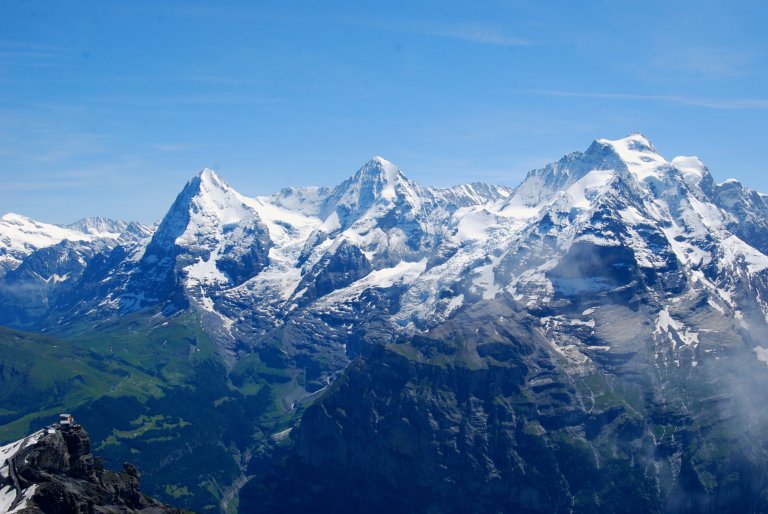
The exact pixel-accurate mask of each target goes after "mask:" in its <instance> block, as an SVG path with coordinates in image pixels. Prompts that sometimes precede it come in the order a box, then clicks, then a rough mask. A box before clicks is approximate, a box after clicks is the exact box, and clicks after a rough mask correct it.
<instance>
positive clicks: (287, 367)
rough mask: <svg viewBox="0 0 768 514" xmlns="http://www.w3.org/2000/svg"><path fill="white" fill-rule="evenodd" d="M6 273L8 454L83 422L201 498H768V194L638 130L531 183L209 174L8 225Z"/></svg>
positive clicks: (420, 508)
mask: <svg viewBox="0 0 768 514" xmlns="http://www.w3.org/2000/svg"><path fill="white" fill-rule="evenodd" d="M0 274H1V275H0V324H2V325H5V326H6V327H9V328H7V329H3V331H0V346H3V348H4V349H5V350H4V353H3V356H2V357H0V384H2V385H3V387H2V388H0V389H1V390H2V391H3V392H0V402H2V404H3V408H2V409H0V438H3V437H5V438H8V439H10V438H12V437H21V436H22V435H23V434H24V433H28V432H29V431H30V430H33V429H36V428H39V427H38V425H40V423H42V420H43V419H44V417H45V416H47V415H49V414H50V413H52V412H55V411H56V409H65V408H66V410H71V411H74V412H75V413H76V415H77V416H78V418H79V419H84V420H87V424H88V426H89V427H90V430H91V432H92V435H93V438H94V440H95V441H97V442H98V445H99V449H100V452H101V453H102V454H104V455H105V458H106V460H107V462H108V463H117V461H119V460H121V459H122V460H132V461H135V462H137V464H138V465H139V467H140V468H141V469H142V470H143V471H144V477H145V479H144V483H145V484H146V485H147V487H148V490H149V492H150V493H151V494H152V495H153V496H157V497H159V498H160V499H161V500H163V501H166V502H169V503H173V504H177V505H179V506H182V507H185V508H191V509H195V510H200V511H208V510H212V511H216V510H229V511H233V510H236V509H237V508H238V506H239V507H240V510H241V511H242V512H260V511H263V512H292V511H296V512H299V511H302V512H305V511H307V510H313V509H314V511H325V510H330V509H334V510H337V511H342V512H344V511H350V512H352V511H360V510H361V509H362V510H367V511H375V510H376V509H375V508H374V507H371V505H380V506H382V509H384V507H385V506H386V508H387V509H390V508H392V506H393V505H394V506H397V509H398V510H401V511H403V512H473V511H474V512H497V511H503V512H510V511H514V512H619V511H622V512H626V511H627V506H626V504H625V498H626V497H627V496H631V497H632V498H635V499H636V503H635V504H634V505H633V507H632V508H631V509H630V510H632V509H634V510H636V511H638V512H640V511H651V512H715V511H720V512H722V511H733V512H761V511H765V510H768V478H766V476H768V474H767V473H766V472H767V471H768V469H766V468H768V465H767V464H766V463H767V462H768V460H766V456H768V437H766V433H765V432H764V430H762V427H764V426H765V423H766V422H767V421H768V410H766V408H765V406H764V405H763V402H762V396H763V392H764V391H765V386H766V385H768V383H767V382H768V368H766V366H767V365H768V343H766V342H765V341H766V337H767V336H768V303H766V302H768V196H766V195H765V194H762V193H759V192H756V191H753V190H750V189H749V188H747V187H745V186H744V185H742V184H741V183H739V182H738V181H735V180H728V181H725V182H723V183H720V184H717V183H715V182H714V180H713V179H712V176H711V175H710V173H709V171H708V170H707V168H706V167H705V166H704V164H703V163H702V162H701V161H700V160H699V159H697V158H696V157H676V158H674V159H672V160H667V159H665V158H664V157H662V156H661V155H660V154H659V152H658V151H657V150H656V148H655V147H654V146H653V145H652V144H651V142H650V141H649V140H648V139H647V138H646V137H644V136H643V135H641V134H632V135H630V136H628V137H626V138H624V139H620V140H605V139H598V140H596V141H594V142H593V143H592V144H591V145H590V146H589V147H588V148H587V149H586V150H585V151H583V152H574V153H570V154H567V155H566V156H564V157H563V158H562V159H560V160H559V161H557V162H554V163H552V164H549V165H548V166H546V167H544V168H542V169H539V170H535V171H532V172H530V173H529V174H528V175H527V177H526V178H525V179H524V180H523V182H522V183H521V184H520V185H518V186H517V187H514V188H509V187H503V186H494V185H488V184H482V183H472V184H466V185H462V186H456V187H451V188H434V187H426V186H423V185H421V184H418V183H417V182H414V181H412V180H410V179H408V178H407V177H406V176H405V175H404V174H403V172H402V171H401V170H400V169H399V168H398V167H397V166H395V165H393V164H392V163H390V162H388V161H386V160H384V159H383V158H380V157H375V158H373V159H372V160H370V161H369V162H368V163H366V164H365V165H364V166H362V167H361V168H360V169H359V170H358V171H357V172H356V173H355V174H354V175H353V176H351V177H350V178H348V179H347V180H345V181H344V182H342V183H341V184H339V185H337V186H335V187H332V188H329V187H307V188H296V189H293V188H292V189H284V190H282V191H280V192H278V193H276V194H274V195H272V196H264V197H256V198H249V197H246V196H244V195H242V194H240V193H239V192H237V191H236V190H235V189H233V188H232V187H231V186H230V185H229V184H227V183H226V182H224V180H223V179H222V178H221V177H220V176H218V175H217V174H216V173H215V172H213V171H211V170H208V169H205V170H203V171H201V172H200V173H199V174H198V175H196V176H194V177H192V178H191V179H190V180H189V182H187V184H186V185H185V186H184V187H183V189H182V190H181V192H180V193H179V195H178V196H177V198H176V200H175V201H174V203H173V205H172V206H171V207H170V209H169V210H168V212H167V214H166V215H165V216H164V217H163V219H162V220H161V221H160V222H159V223H158V224H157V225H155V226H146V225H142V224H139V223H135V222H130V223H127V222H119V221H113V220H108V219H104V218H88V219H84V220H81V221H79V222H76V223H74V224H72V225H69V226H66V227H61V226H55V225H49V224H45V223H41V222H37V221H34V220H31V219H28V218H25V217H23V216H20V215H17V214H6V215H5V216H3V217H2V220H0ZM52 391H53V392H52ZM6 405H7V407H6ZM129 457H132V458H130V459H129ZM211 463H215V465H214V466H211ZM297 484H305V486H304V487H302V491H301V493H300V494H297V493H296V488H297V487H298V486H297ZM306 484H311V486H309V485H306ZM372 509H373V510H372ZM382 511H384V510H382ZM387 511H388V510H387Z"/></svg>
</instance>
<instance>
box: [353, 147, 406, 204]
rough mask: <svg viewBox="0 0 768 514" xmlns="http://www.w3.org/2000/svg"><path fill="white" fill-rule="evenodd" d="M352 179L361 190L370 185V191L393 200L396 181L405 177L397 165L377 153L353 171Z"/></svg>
mask: <svg viewBox="0 0 768 514" xmlns="http://www.w3.org/2000/svg"><path fill="white" fill-rule="evenodd" d="M353 180H354V181H355V182H357V183H358V184H360V186H361V191H362V190H363V188H366V187H370V188H371V192H372V193H374V194H376V193H378V194H380V195H381V196H382V197H383V198H386V199H388V200H394V199H395V196H396V192H395V186H396V183H397V182H398V181H399V180H407V179H406V178H405V176H404V175H403V174H402V172H401V171H400V169H399V168H398V167H397V166H395V165H394V164H392V163H391V162H389V161H388V160H386V159H384V158H383V157H379V156H378V155H377V156H375V157H374V158H373V159H371V160H370V161H368V162H367V163H365V165H363V167H362V168H360V169H359V170H358V171H357V173H355V176H354V177H353Z"/></svg>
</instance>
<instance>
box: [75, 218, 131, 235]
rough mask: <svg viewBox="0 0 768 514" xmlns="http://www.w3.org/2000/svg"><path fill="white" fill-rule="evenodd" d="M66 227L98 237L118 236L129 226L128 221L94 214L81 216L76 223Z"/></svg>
mask: <svg viewBox="0 0 768 514" xmlns="http://www.w3.org/2000/svg"><path fill="white" fill-rule="evenodd" d="M65 228H71V229H73V230H79V231H80V232H83V233H85V234H90V235H92V236H96V237H109V238H117V237H119V236H120V234H122V233H123V232H124V231H125V229H126V228H128V223H126V222H125V221H118V220H113V219H110V218H105V217H102V216H93V217H89V218H81V219H79V220H77V221H76V222H74V223H70V224H69V225H67V226H66V227H65Z"/></svg>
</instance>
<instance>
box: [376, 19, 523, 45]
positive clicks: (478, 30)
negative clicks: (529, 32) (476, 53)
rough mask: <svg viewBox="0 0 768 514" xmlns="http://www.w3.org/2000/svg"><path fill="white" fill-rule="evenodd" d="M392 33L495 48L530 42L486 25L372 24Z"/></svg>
mask: <svg viewBox="0 0 768 514" xmlns="http://www.w3.org/2000/svg"><path fill="white" fill-rule="evenodd" d="M374 25H375V26H376V27H377V28H380V29H383V30H389V31H392V32H402V33H406V34H418V35H423V36H434V37H442V38H451V39H459V40H463V41H469V42H472V43H480V44H484V45H495V46H530V45H531V44H533V43H532V42H531V41H530V40H528V39H525V38H520V37H515V36H512V35H510V34H506V33H503V32H501V31H499V30H497V29H495V28H493V27H490V26H487V25H477V24H468V25H448V24H439V23H398V24H374Z"/></svg>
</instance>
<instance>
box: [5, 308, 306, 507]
mask: <svg viewBox="0 0 768 514" xmlns="http://www.w3.org/2000/svg"><path fill="white" fill-rule="evenodd" d="M292 381H293V379H292V378H290V377H289V374H288V372H287V371H286V370H275V369H272V368H269V367H268V366H266V365H264V364H263V363H261V362H259V361H258V358H257V357H253V358H251V359H247V360H246V362H244V363H242V365H241V366H239V367H238V369H236V370H235V371H234V373H233V374H232V379H231V380H230V376H229V374H228V373H227V371H226V369H225V368H224V366H223V364H222V363H221V359H220V358H219V355H218V353H217V350H216V348H215V345H214V344H213V343H212V341H211V340H210V339H209V337H208V336H207V334H206V333H205V332H204V331H203V329H202V327H201V324H200V320H199V318H197V317H196V316H195V315H193V314H189V313H180V314H178V315H175V316H173V317H171V318H167V317H164V316H162V315H159V314H158V313H157V312H152V311H144V312H140V313H136V314H133V315H130V316H125V317H122V318H119V319H117V320H110V321H108V322H102V323H95V324H94V323H89V324H79V325H75V326H72V327H69V328H67V329H66V331H62V332H60V333H58V334H57V337H53V336H49V335H42V334H33V333H27V332H20V331H17V330H11V329H7V328H1V327H0V406H1V407H0V442H2V441H6V440H12V439H15V438H18V437H20V436H22V435H24V434H26V433H28V432H29V431H30V430H33V429H36V428H38V427H40V426H44V425H45V424H48V423H50V422H52V421H53V420H54V419H55V417H56V415H57V414H58V413H59V412H64V411H70V412H73V413H74V414H75V416H76V419H78V420H79V421H80V422H81V423H83V424H84V426H85V427H86V428H87V429H88V430H89V432H90V433H91V437H92V443H93V448H94V452H95V453H96V454H99V455H103V456H104V457H105V460H106V463H107V465H108V466H110V467H113V468H114V467H119V466H121V465H122V463H123V462H125V461H130V462H133V463H135V464H136V465H137V466H138V467H139V469H141V470H142V472H143V479H142V482H143V484H144V489H145V490H146V491H147V492H148V493H150V494H152V495H154V496H157V497H160V498H162V499H163V500H166V501H169V502H171V503H174V504H176V505H179V506H183V507H186V508H190V509H193V510H196V511H203V512H215V511H217V510H218V509H219V502H220V500H221V498H222V497H223V496H224V494H225V492H226V489H227V487H229V486H230V485H231V484H232V483H233V482H234V481H235V480H236V479H237V477H238V476H239V475H240V474H241V469H240V462H238V461H239V456H240V455H242V454H246V453H248V452H250V451H252V450H254V449H256V448H258V447H259V446H260V445H261V444H263V443H264V442H265V441H269V435H270V434H272V433H274V432H278V431H280V430H282V429H283V428H284V427H285V425H286V424H287V423H288V422H289V421H290V419H288V418H293V417H294V415H295V414H296V412H298V411H299V410H300V409H297V410H295V411H293V412H291V413H290V414H289V415H286V414H285V412H284V408H283V406H282V403H283V402H282V401H281V398H282V396H284V395H285V393H284V391H285V390H288V389H290V388H291V387H292Z"/></svg>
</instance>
